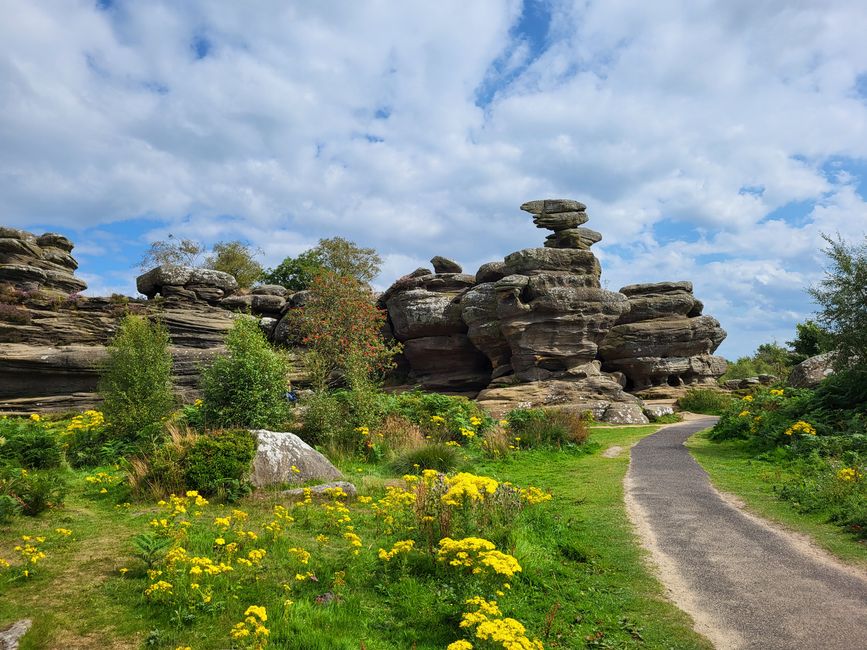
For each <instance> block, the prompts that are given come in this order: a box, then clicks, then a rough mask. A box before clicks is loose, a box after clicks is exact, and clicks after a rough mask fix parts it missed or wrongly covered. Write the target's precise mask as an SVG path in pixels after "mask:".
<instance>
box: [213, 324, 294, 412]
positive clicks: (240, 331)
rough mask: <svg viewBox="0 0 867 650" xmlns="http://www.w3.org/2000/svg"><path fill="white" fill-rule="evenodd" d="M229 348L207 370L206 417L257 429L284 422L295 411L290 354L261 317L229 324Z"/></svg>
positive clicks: (227, 340) (227, 342)
mask: <svg viewBox="0 0 867 650" xmlns="http://www.w3.org/2000/svg"><path fill="white" fill-rule="evenodd" d="M226 348H227V353H226V354H224V355H221V356H219V357H217V358H216V359H215V360H214V361H213V363H212V364H211V365H210V366H209V367H208V368H206V369H205V371H204V372H203V373H202V388H203V390H204V403H203V414H204V420H205V422H206V423H207V424H208V425H209V426H212V427H218V428H231V427H246V428H251V429H262V428H268V427H272V428H273V427H277V426H279V425H281V424H283V423H284V422H285V420H286V418H287V416H288V412H289V405H288V403H287V402H286V397H285V394H286V389H287V380H286V376H287V374H288V371H289V368H288V363H287V361H286V358H285V357H284V356H283V355H282V354H280V353H278V352H277V351H275V350H274V349H273V348H272V347H271V345H270V344H269V343H268V340H267V339H266V338H265V335H264V334H263V333H262V330H261V329H260V328H259V324H258V323H257V321H256V320H255V319H253V318H249V317H245V316H241V317H238V318H237V319H236V320H235V323H234V325H233V326H232V329H231V330H229V334H228V336H227V337H226Z"/></svg>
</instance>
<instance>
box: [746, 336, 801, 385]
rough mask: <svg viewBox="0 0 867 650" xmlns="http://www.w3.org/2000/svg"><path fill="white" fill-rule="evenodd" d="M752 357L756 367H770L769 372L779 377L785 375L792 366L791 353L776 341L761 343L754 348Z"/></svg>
mask: <svg viewBox="0 0 867 650" xmlns="http://www.w3.org/2000/svg"><path fill="white" fill-rule="evenodd" d="M753 358H754V359H755V361H756V365H757V366H758V367H762V366H764V367H766V368H770V370H771V374H772V375H776V376H777V377H780V378H783V377H786V376H787V375H788V374H789V369H790V368H791V367H792V355H791V353H790V352H789V351H788V350H787V349H786V348H784V347H783V346H782V345H779V344H778V343H777V342H776V341H774V342H773V343H762V344H761V345H760V346H759V347H758V348H756V354H755V355H754V356H753Z"/></svg>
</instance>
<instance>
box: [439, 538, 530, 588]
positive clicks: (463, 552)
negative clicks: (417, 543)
mask: <svg viewBox="0 0 867 650" xmlns="http://www.w3.org/2000/svg"><path fill="white" fill-rule="evenodd" d="M496 549H497V547H496V546H495V545H494V543H493V542H490V541H488V540H486V539H482V538H480V537H465V538H464V539H458V540H455V539H452V538H451V537H444V538H443V539H441V540H440V543H439V550H438V551H437V559H438V560H439V561H440V562H446V563H447V564H449V565H450V566H453V567H457V568H465V569H470V570H471V572H472V573H473V574H475V575H480V574H481V575H483V574H486V573H488V574H491V573H492V574H496V575H501V576H505V577H508V578H511V577H512V576H514V575H515V574H516V573H518V572H520V571H521V565H520V564H518V560H516V559H515V557H514V556H512V555H508V554H506V553H502V552H500V551H498V550H496Z"/></svg>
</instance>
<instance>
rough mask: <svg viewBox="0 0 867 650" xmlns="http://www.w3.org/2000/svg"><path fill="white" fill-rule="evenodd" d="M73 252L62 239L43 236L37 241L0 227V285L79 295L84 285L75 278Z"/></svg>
mask: <svg viewBox="0 0 867 650" xmlns="http://www.w3.org/2000/svg"><path fill="white" fill-rule="evenodd" d="M73 248H74V246H73V244H72V242H71V241H69V240H68V239H67V238H66V237H64V236H63V235H58V234H56V233H51V232H48V233H45V234H44V235H40V236H39V237H37V236H36V235H33V234H31V233H29V232H25V231H23V230H16V229H15V228H5V227H0V283H4V282H5V283H9V284H12V285H14V286H15V287H17V288H19V289H23V290H24V291H37V290H43V291H51V292H56V293H62V294H71V293H78V292H81V291H84V290H85V289H87V284H86V283H85V282H84V281H82V280H80V279H78V278H76V277H75V275H74V274H75V270H76V269H77V268H78V262H76V261H75V258H74V257H72V255H71V254H70V253H71V252H72V249H73Z"/></svg>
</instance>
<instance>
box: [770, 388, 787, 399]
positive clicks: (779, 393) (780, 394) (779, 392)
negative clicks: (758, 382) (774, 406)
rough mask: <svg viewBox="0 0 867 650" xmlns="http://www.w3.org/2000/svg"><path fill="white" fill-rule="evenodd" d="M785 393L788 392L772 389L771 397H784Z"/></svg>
mask: <svg viewBox="0 0 867 650" xmlns="http://www.w3.org/2000/svg"><path fill="white" fill-rule="evenodd" d="M785 392H786V391H784V390H783V389H782V388H772V389H771V395H773V396H774V397H782V396H783V395H784V394H785Z"/></svg>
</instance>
